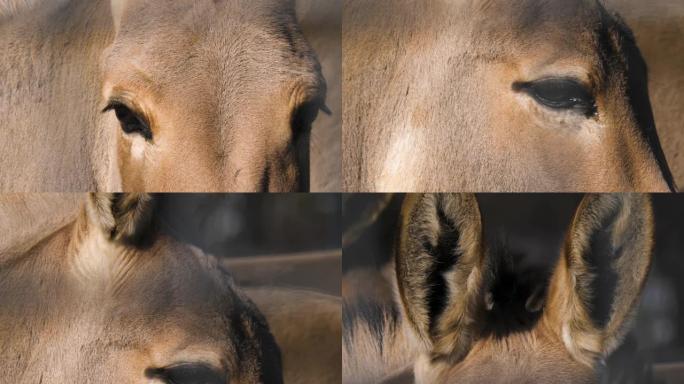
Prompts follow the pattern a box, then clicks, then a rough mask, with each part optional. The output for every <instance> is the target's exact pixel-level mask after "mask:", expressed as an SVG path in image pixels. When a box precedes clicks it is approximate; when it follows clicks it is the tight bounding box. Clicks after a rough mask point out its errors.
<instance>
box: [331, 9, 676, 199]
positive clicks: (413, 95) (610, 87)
mask: <svg viewBox="0 0 684 384" xmlns="http://www.w3.org/2000/svg"><path fill="white" fill-rule="evenodd" d="M343 19H344V21H345V22H344V24H343V50H344V53H345V54H344V58H343V73H344V76H345V77H344V87H345V103H344V117H345V129H344V130H343V148H344V153H343V156H344V157H343V169H344V187H345V190H347V191H350V192H357V191H374V192H376V191H377V192H405V191H410V192H423V191H426V192H442V191H474V192H475V191H488V192H496V191H506V192H515V191H547V192H548V191H590V192H591V191H606V192H609V191H632V190H636V191H668V190H670V187H673V184H672V183H670V182H669V181H670V180H669V179H670V178H669V170H668V168H667V164H666V163H665V161H664V159H663V158H662V156H661V151H660V148H659V143H658V140H657V137H655V135H654V132H651V131H652V130H653V124H652V121H650V119H649V117H650V116H649V113H650V106H649V105H648V95H647V94H646V90H645V89H639V86H638V85H637V84H638V83H639V82H640V81H645V75H646V74H645V72H643V71H642V70H641V69H640V68H639V65H638V64H639V63H638V51H637V50H636V46H635V45H634V43H633V41H632V40H631V37H630V34H629V32H628V30H627V29H626V28H625V27H624V25H623V24H622V23H621V22H620V21H619V20H618V19H616V18H614V17H612V16H611V15H610V14H609V13H607V12H606V11H605V10H604V9H603V7H602V6H601V5H600V4H599V3H598V2H596V1H593V0H571V1H567V0H552V1H539V0H527V1H523V2H521V1H516V2H511V1H504V0H500V1H491V0H489V1H487V0H472V1H470V0H468V1H456V2H453V1H452V2H447V1H441V0H430V1H414V0H402V1H390V0H381V1H369V0H349V1H346V2H345V8H344V14H343ZM550 75H554V76H574V77H577V78H579V79H580V80H581V81H583V82H585V83H587V84H589V85H590V86H591V87H592V89H593V90H594V93H595V98H596V103H597V107H598V114H597V115H596V116H593V117H591V118H588V117H586V116H583V115H580V114H577V113H571V112H557V111H553V110H550V109H548V108H546V107H542V106H541V105H540V104H538V103H536V102H535V101H534V100H533V99H532V98H530V97H528V96H527V95H525V94H521V93H519V92H515V91H514V90H513V87H512V84H514V83H515V82H519V81H532V80H537V79H540V78H544V77H547V76H550ZM628 84H629V85H630V86H629V87H628ZM637 100H638V102H637Z"/></svg>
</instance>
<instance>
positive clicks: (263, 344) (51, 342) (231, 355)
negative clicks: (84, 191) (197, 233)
mask: <svg viewBox="0 0 684 384" xmlns="http://www.w3.org/2000/svg"><path fill="white" fill-rule="evenodd" d="M135 199H136V198H135V197H133V196H124V197H123V199H121V200H119V202H124V203H125V204H124V205H121V206H119V208H120V209H123V210H125V209H133V210H135V209H136V207H140V206H143V205H145V203H144V202H142V201H141V202H140V205H138V204H131V203H132V201H131V200H135ZM41 201H42V203H41ZM45 201H47V198H45V197H41V198H40V199H39V203H41V204H42V207H43V208H45V207H46V204H45ZM112 201H115V199H113V197H111V196H93V197H92V198H91V199H90V200H89V202H88V203H87V206H88V208H87V209H86V208H83V209H80V211H79V210H77V212H80V213H79V214H78V216H77V218H75V219H72V220H71V221H70V222H69V223H68V224H66V225H65V224H64V221H63V220H55V221H53V222H52V224H50V225H47V224H45V225H44V226H43V227H42V228H43V232H42V233H35V234H34V239H33V240H32V241H31V242H32V243H33V244H34V246H32V247H31V248H30V249H29V250H25V252H24V253H23V254H22V255H20V256H14V257H12V258H7V257H6V256H7V255H6V254H5V253H2V254H0V371H2V372H3V381H7V382H12V383H35V382H42V383H67V382H79V383H142V382H147V381H149V379H148V378H146V377H145V374H144V373H145V370H146V369H148V368H163V367H166V366H169V365H172V364H178V363H183V362H191V363H204V364H207V365H209V366H211V367H214V369H216V370H218V371H220V372H227V373H228V374H229V376H230V379H231V382H236V383H256V382H262V381H261V380H262V379H260V376H261V374H262V373H263V372H270V373H271V375H278V376H279V375H280V365H279V356H278V354H279V353H278V351H277V348H276V347H275V341H274V340H273V338H272V336H270V333H269V331H268V330H267V327H266V323H265V321H264V319H263V317H262V315H261V314H260V313H259V311H258V310H257V309H256V307H255V306H254V304H252V302H251V301H250V300H249V299H248V298H247V297H246V296H244V294H243V293H241V291H239V290H238V289H237V287H236V286H235V285H234V283H233V281H232V279H231V278H230V277H229V276H228V275H227V274H225V273H224V272H223V271H222V270H221V269H220V268H219V267H218V265H217V261H216V260H215V259H214V258H212V257H210V256H207V255H205V254H203V253H202V252H201V251H199V250H198V249H196V248H193V247H190V246H188V245H185V244H181V243H178V242H177V241H175V240H173V239H171V238H169V237H166V236H163V235H158V236H157V237H155V240H154V241H153V242H152V243H151V244H149V245H147V246H145V247H135V246H132V245H129V244H128V243H127V242H125V241H120V240H119V239H118V237H117V236H112V232H111V231H108V230H106V227H103V226H102V223H103V222H104V223H108V222H110V221H111V212H109V213H107V209H105V208H104V207H106V206H107V205H108V204H109V203H111V202H112ZM66 202H67V203H68V202H69V199H67V201H66ZM60 203H62V201H60V199H59V196H55V197H54V199H53V200H52V205H53V206H57V207H58V206H59V205H60ZM40 206H41V205H38V207H40ZM123 207H127V208H123ZM0 208H3V212H2V214H0V216H5V215H8V214H14V213H15V212H21V209H16V210H14V211H12V210H9V209H5V208H6V205H4V204H3V206H2V207H0ZM55 211H56V212H58V211H59V209H55ZM49 212H50V210H49V209H46V210H45V211H43V212H41V213H37V212H35V211H34V217H33V218H28V217H22V216H18V217H14V218H13V219H12V221H13V222H14V224H16V227H21V226H28V225H32V224H33V223H34V222H35V221H37V218H38V217H39V216H38V215H43V217H46V216H49ZM98 212H101V213H104V216H105V217H101V215H99V214H98ZM138 213H139V212H138ZM135 217H136V215H131V214H123V215H120V216H115V219H114V221H115V222H116V223H115V227H116V228H126V231H127V232H128V234H129V235H130V234H131V233H132V232H131V231H133V232H135V231H138V230H142V229H143V228H139V227H140V226H144V225H145V224H144V222H140V221H137V220H135ZM127 220H133V221H135V222H136V224H132V223H124V222H122V221H127ZM135 227H138V228H135ZM24 233H26V231H25V230H23V229H21V230H17V231H16V232H15V233H8V234H7V235H9V236H10V237H14V238H15V240H18V241H19V240H21V241H22V242H24V243H27V242H26V240H25V239H24V237H25V236H24ZM14 234H18V236H16V237H15V236H14ZM22 249H24V248H23V247H22ZM269 340H270V341H269ZM269 343H270V344H269ZM263 380H266V381H267V382H273V383H278V382H281V381H280V380H279V379H277V378H272V377H271V378H270V379H269V378H264V379H263Z"/></svg>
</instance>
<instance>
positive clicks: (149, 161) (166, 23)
mask: <svg viewBox="0 0 684 384" xmlns="http://www.w3.org/2000/svg"><path fill="white" fill-rule="evenodd" d="M24 3H25V4H24ZM159 4H160V3H159V2H157V1H155V0H111V3H110V1H106V0H94V1H91V0H64V1H47V0H43V1H27V2H16V1H8V0H3V1H0V50H2V51H3V52H4V54H3V57H2V59H1V60H0V79H2V84H3V86H2V90H1V91H0V112H1V113H2V115H3V118H2V119H1V120H0V158H2V160H0V166H1V167H2V169H3V171H2V172H0V190H2V191H16V192H21V191H91V190H104V191H114V192H115V191H120V190H126V191H230V192H232V191H244V192H252V191H264V190H267V191H293V190H306V189H309V187H310V183H309V182H308V181H309V174H310V173H311V172H310V169H309V168H310V167H309V163H310V162H309V158H308V154H309V152H310V148H309V143H310V141H309V133H308V130H307V127H305V126H299V125H303V124H297V123H296V121H295V119H294V116H295V113H296V112H297V110H298V109H299V108H300V107H301V106H302V105H303V104H304V103H309V102H311V103H313V104H314V105H317V104H318V103H320V104H322V103H324V99H325V94H326V84H325V81H324V79H323V77H322V74H321V68H320V65H319V63H318V60H317V58H316V55H315V53H314V52H313V50H312V49H311V47H310V46H309V44H308V42H307V41H306V40H305V38H304V36H303V34H302V32H301V31H300V26H299V22H298V21H297V19H296V15H295V8H294V3H293V2H292V1H281V0H256V1H255V0H250V1H248V0H238V1H213V0H201V1H195V0H183V1H173V2H164V3H163V6H160V5H159ZM112 9H113V10H114V12H112ZM111 98H116V99H117V100H124V101H126V102H127V103H128V104H130V105H131V106H132V107H134V108H136V109H137V110H138V111H139V112H140V113H142V114H144V115H145V118H146V119H147V120H148V121H149V124H150V128H151V130H152V140H151V141H145V140H144V139H143V138H142V137H140V136H139V135H136V134H133V135H126V134H125V133H124V132H123V131H122V129H121V128H120V124H119V122H118V121H117V119H116V118H115V114H114V112H111V111H110V112H107V113H101V111H102V110H103V109H104V108H105V107H106V105H107V102H108V101H109V100H110V99H111ZM337 112H339V111H337ZM338 114H339V113H338ZM293 122H294V123H293ZM293 125H294V126H293ZM313 135H314V140H312V141H313V142H316V143H317V145H318V147H317V148H316V149H315V150H314V151H311V152H312V155H315V156H317V157H315V158H314V161H313V164H315V165H316V166H325V167H333V168H334V169H337V166H336V163H335V162H331V161H327V160H326V161H322V160H321V161H317V159H318V156H328V155H329V153H328V152H325V151H324V150H323V149H322V148H320V146H322V145H330V140H329V138H328V137H329V135H330V134H329V133H328V132H324V133H323V135H322V136H320V137H318V138H316V135H318V134H315V133H314V134H313ZM323 152H325V153H323ZM313 173H314V174H316V175H318V176H317V177H316V183H317V184H318V185H314V186H313V188H314V189H316V188H319V187H320V186H330V185H332V186H334V185H335V183H331V182H329V181H327V180H322V179H321V177H320V175H321V174H326V175H329V174H333V173H334V172H333V171H329V170H317V171H316V172H313Z"/></svg>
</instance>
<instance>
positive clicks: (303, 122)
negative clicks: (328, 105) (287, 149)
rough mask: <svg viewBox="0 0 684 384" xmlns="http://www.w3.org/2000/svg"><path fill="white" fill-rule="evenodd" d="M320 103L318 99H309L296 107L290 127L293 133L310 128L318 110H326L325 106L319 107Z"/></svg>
mask: <svg viewBox="0 0 684 384" xmlns="http://www.w3.org/2000/svg"><path fill="white" fill-rule="evenodd" d="M321 105H322V104H321V103H320V102H318V101H309V102H306V103H304V104H302V105H300V106H299V108H297V110H296V111H295V113H294V114H293V115H292V129H293V130H294V132H295V135H297V134H300V133H302V132H308V131H309V130H310V129H311V125H312V124H313V122H314V121H316V118H317V117H318V112H319V111H320V110H322V109H323V110H327V109H325V107H321Z"/></svg>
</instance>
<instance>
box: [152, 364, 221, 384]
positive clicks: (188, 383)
mask: <svg viewBox="0 0 684 384" xmlns="http://www.w3.org/2000/svg"><path fill="white" fill-rule="evenodd" d="M145 376H146V377H147V378H148V379H157V380H160V381H162V382H164V383H165V384H226V383H227V379H226V375H225V374H222V373H220V372H219V371H217V370H216V369H214V368H211V367H209V366H206V365H204V364H190V363H187V364H177V365H173V366H169V367H166V368H148V369H147V370H146V371H145Z"/></svg>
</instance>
